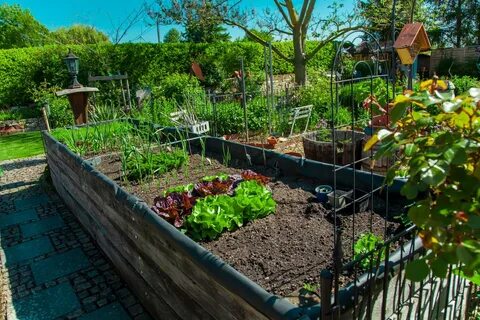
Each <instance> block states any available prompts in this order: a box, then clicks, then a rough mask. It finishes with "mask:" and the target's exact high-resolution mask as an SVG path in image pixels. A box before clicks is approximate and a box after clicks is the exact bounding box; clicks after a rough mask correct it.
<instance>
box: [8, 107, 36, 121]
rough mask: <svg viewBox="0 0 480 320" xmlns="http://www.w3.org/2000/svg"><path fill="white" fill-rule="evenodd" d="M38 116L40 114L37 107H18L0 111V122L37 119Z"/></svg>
mask: <svg viewBox="0 0 480 320" xmlns="http://www.w3.org/2000/svg"><path fill="white" fill-rule="evenodd" d="M40 116H41V113H40V110H39V109H38V108H37V107H20V108H12V109H9V110H0V121H4V120H21V119H29V118H38V117H40Z"/></svg>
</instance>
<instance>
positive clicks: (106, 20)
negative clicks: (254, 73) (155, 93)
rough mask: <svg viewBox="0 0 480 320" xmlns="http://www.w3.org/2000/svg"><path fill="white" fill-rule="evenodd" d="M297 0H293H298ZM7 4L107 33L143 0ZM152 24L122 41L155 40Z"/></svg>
mask: <svg viewBox="0 0 480 320" xmlns="http://www.w3.org/2000/svg"><path fill="white" fill-rule="evenodd" d="M300 1H301V0H294V2H300ZM4 2H6V3H8V4H18V5H20V6H21V7H23V8H27V9H29V10H30V12H31V13H32V14H33V16H34V17H35V18H36V19H37V20H38V21H40V22H41V23H43V24H44V25H45V26H47V27H48V28H49V29H51V30H54V29H56V28H59V27H63V26H69V25H72V24H75V23H81V24H88V25H93V26H95V27H97V28H98V29H100V30H102V31H103V32H105V33H107V34H108V35H111V34H112V33H113V32H114V30H115V29H116V28H117V26H118V25H119V24H120V23H121V22H122V21H124V20H125V18H126V17H127V16H128V15H129V14H131V13H132V12H134V11H136V10H139V9H141V8H142V7H143V5H144V3H145V1H144V0H137V1H135V0H133V1H132V0H81V1H78V0H77V1H74V0H47V1H42V0H13V1H12V0H6V1H5V0H4ZM332 2H333V0H318V1H317V4H316V10H315V14H317V15H325V14H326V13H327V12H328V9H327V7H328V6H329V5H330V4H331V3H332ZM340 2H341V3H343V4H344V5H345V9H346V10H351V9H352V8H353V3H354V0H343V1H340ZM242 6H243V7H245V8H255V9H256V11H257V12H261V11H262V10H263V9H265V8H267V7H271V8H273V7H274V2H273V0H242ZM171 27H172V26H162V27H161V32H160V33H161V35H164V34H165V33H166V32H167V31H168V29H170V28H171ZM229 32H230V33H231V35H232V37H233V38H237V37H242V36H243V34H244V33H243V32H242V31H240V30H238V29H233V28H232V29H229ZM156 39H157V38H156V31H155V28H153V27H150V26H148V19H147V18H145V19H144V21H140V22H139V23H138V24H136V25H135V26H134V27H133V28H131V29H129V32H128V34H127V35H126V37H125V38H124V41H142V42H143V41H145V42H156V41H157V40H156Z"/></svg>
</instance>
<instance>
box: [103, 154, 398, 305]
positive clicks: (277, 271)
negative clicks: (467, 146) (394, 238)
mask: <svg viewBox="0 0 480 320" xmlns="http://www.w3.org/2000/svg"><path fill="white" fill-rule="evenodd" d="M97 169H99V170H100V171H101V172H103V173H104V174H106V175H107V176H109V177H110V178H111V179H113V180H115V181H116V182H117V183H119V184H120V185H122V186H123V187H124V188H125V189H126V190H127V191H129V192H130V193H132V194H134V195H136V196H137V197H139V198H140V199H143V200H144V201H145V202H146V203H147V204H148V205H149V206H152V205H153V199H154V198H155V197H156V196H158V195H161V194H162V192H163V190H165V189H166V188H168V187H173V186H179V185H185V184H188V183H194V182H198V181H200V179H201V178H202V177H204V176H209V175H216V174H219V173H227V174H234V173H240V172H241V171H242V170H243V169H251V170H254V171H256V172H258V173H262V174H264V175H266V176H268V177H270V179H271V180H270V182H269V184H268V186H269V188H270V189H271V190H272V193H273V198H274V199H275V201H276V202H277V209H276V212H275V214H272V215H269V216H267V217H265V218H263V219H258V220H255V221H253V222H249V223H247V224H246V225H244V226H243V227H241V228H239V229H238V230H236V231H233V232H228V231H226V232H224V233H223V234H222V235H221V236H220V237H219V238H218V239H216V240H214V241H208V242H202V243H201V245H202V246H203V247H205V248H206V249H208V250H209V251H211V252H212V253H213V254H215V255H217V256H218V257H220V258H222V259H223V260H224V261H226V262H227V263H228V264H230V265H231V266H232V267H233V268H235V269H237V270H238V271H240V272H241V273H243V274H244V275H245V276H247V277H249V278H250V279H251V280H253V281H254V282H256V283H258V284H259V285H260V286H262V287H263V288H264V289H266V290H267V291H269V292H271V293H273V294H277V295H280V296H288V295H289V294H291V293H292V292H296V291H297V290H298V289H299V288H301V287H302V286H303V285H304V284H305V283H310V284H318V283H319V282H320V276H319V275H320V271H321V270H323V269H325V268H330V269H333V263H332V261H333V239H334V236H333V229H334V225H333V219H331V217H330V215H329V214H328V212H329V210H327V209H325V208H324V206H323V205H322V204H320V203H317V202H316V198H315V196H314V194H313V190H314V188H315V186H316V185H319V184H321V181H316V180H313V179H308V178H300V177H292V176H285V175H281V173H279V172H275V171H274V170H273V169H266V168H265V167H263V166H257V167H256V166H253V167H252V166H245V165H244V164H243V163H241V162H239V161H235V160H233V161H232V162H231V163H229V164H228V166H225V165H224V164H222V163H221V162H220V161H218V160H215V159H213V158H202V157H201V156H200V155H196V154H194V155H192V156H191V157H190V161H189V166H188V167H186V168H185V167H184V168H181V169H179V170H175V171H174V172H169V173H167V174H165V175H162V176H160V177H158V178H156V179H154V180H152V181H149V182H144V183H125V182H123V181H121V179H120V178H121V177H120V176H121V163H120V159H119V156H118V155H111V156H103V160H102V162H101V163H100V164H99V165H98V166H97ZM375 203H376V204H377V205H379V207H380V208H381V207H382V206H383V207H384V205H382V200H381V199H380V198H378V199H375ZM337 223H338V225H341V228H342V230H343V232H342V250H343V254H344V257H343V262H344V263H346V262H348V261H350V260H351V258H352V256H353V249H352V248H353V244H354V243H355V241H356V240H358V238H359V237H360V236H361V234H362V233H366V232H369V231H370V230H372V231H373V233H375V234H377V235H379V236H381V237H382V238H384V237H389V236H391V235H393V234H394V233H395V232H396V230H397V228H399V224H398V223H394V222H386V221H385V220H384V219H383V218H382V217H381V216H380V215H377V214H374V213H373V212H372V211H369V212H362V213H357V214H355V216H353V215H350V216H341V217H340V219H339V220H337ZM349 278H350V277H346V280H345V281H347V280H348V279H349Z"/></svg>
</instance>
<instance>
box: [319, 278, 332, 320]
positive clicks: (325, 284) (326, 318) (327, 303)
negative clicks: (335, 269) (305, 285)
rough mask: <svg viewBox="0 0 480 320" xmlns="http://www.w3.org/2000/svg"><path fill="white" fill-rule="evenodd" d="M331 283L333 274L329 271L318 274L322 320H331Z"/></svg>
mask: <svg viewBox="0 0 480 320" xmlns="http://www.w3.org/2000/svg"><path fill="white" fill-rule="evenodd" d="M332 283H333V274H332V273H331V272H330V271H329V270H326V269H325V270H322V272H320V303H321V306H322V309H321V310H322V317H321V319H322V320H331V319H333V317H332Z"/></svg>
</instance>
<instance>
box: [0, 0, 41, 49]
mask: <svg viewBox="0 0 480 320" xmlns="http://www.w3.org/2000/svg"><path fill="white" fill-rule="evenodd" d="M48 36H49V31H48V29H47V28H46V27H45V26H44V25H42V24H41V23H40V22H38V21H37V20H35V18H34V17H33V16H32V15H31V13H30V11H28V10H26V9H25V10H24V9H22V8H21V7H20V6H19V5H16V4H14V5H8V4H2V5H0V49H9V48H21V47H31V46H41V45H43V44H45V43H46V42H47V40H48Z"/></svg>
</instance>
